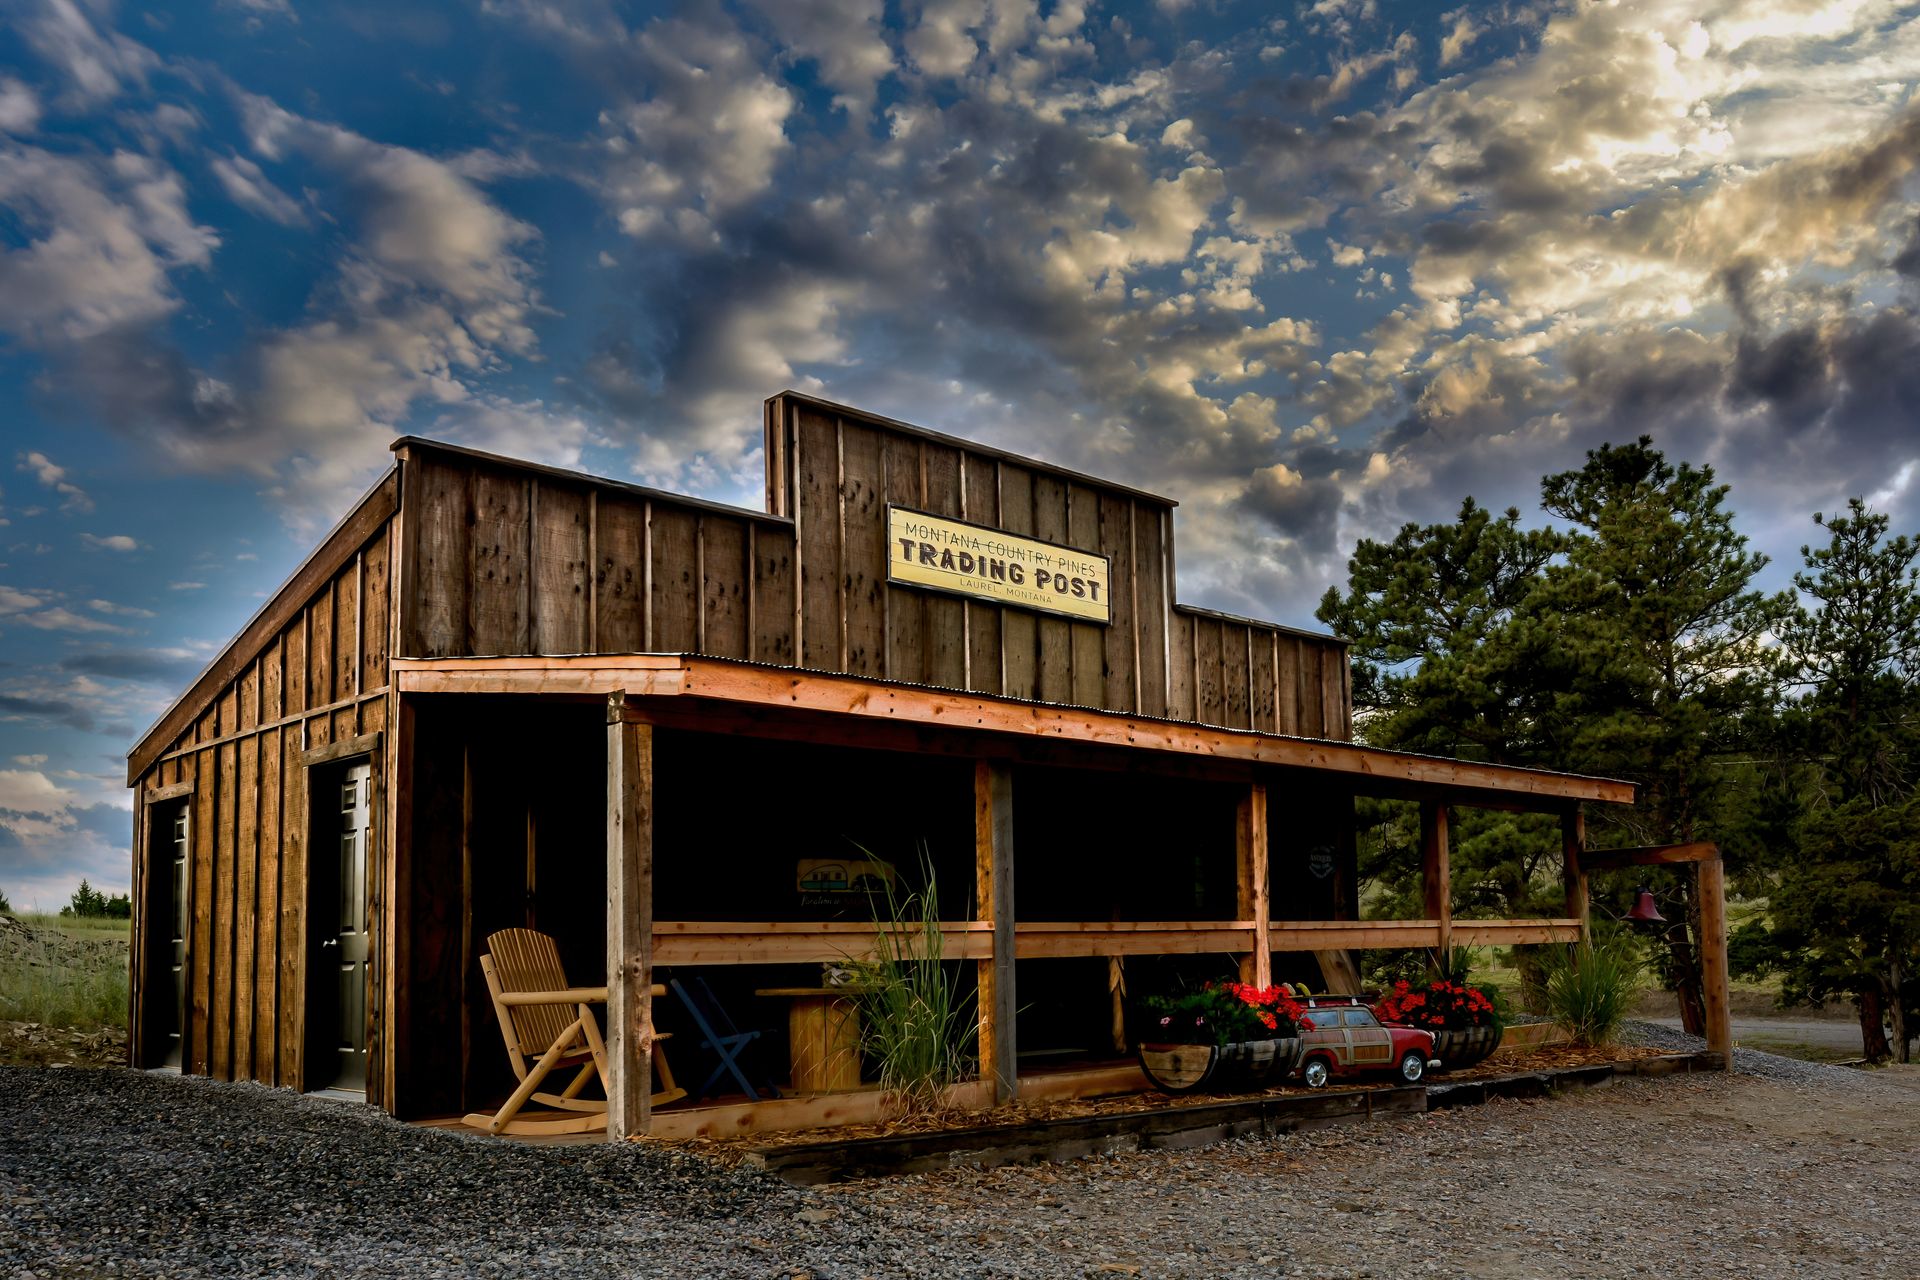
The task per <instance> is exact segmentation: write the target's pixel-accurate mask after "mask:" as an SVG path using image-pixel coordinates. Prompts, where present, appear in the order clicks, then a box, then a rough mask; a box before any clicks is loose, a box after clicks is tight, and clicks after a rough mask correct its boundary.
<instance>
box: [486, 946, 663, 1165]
mask: <svg viewBox="0 0 1920 1280" xmlns="http://www.w3.org/2000/svg"><path fill="white" fill-rule="evenodd" d="M487 949H488V951H489V952H490V954H488V955H484V956H481V957H480V971H481V973H483V974H484V975H486V979H487V990H488V992H489V993H491V994H492V996H493V1011H494V1013H496V1014H497V1015H499V1018H500V1034H501V1036H502V1037H503V1038H504V1039H505V1040H506V1043H507V1061H508V1063H509V1064H510V1065H511V1066H512V1067H513V1074H514V1075H515V1076H516V1077H517V1078H518V1079H519V1081H520V1087H519V1088H517V1089H515V1090H514V1091H513V1096H512V1097H510V1098H508V1099H507V1101H506V1102H505V1104H504V1105H502V1106H501V1108H500V1110H498V1111H496V1112H495V1113H494V1114H492V1115H485V1114H482V1113H480V1112H475V1113H473V1114H471V1115H468V1116H466V1117H464V1118H463V1119H462V1121H461V1123H463V1124H466V1125H468V1126H470V1127H472V1128H475V1129H484V1130H485V1131H486V1132H488V1133H494V1134H499V1133H519V1134H543V1133H544V1134H555V1133H589V1132H592V1131H593V1130H596V1129H604V1128H606V1127H607V1104H606V1101H605V1100H604V1099H595V1098H582V1097H580V1096H579V1095H580V1091H581V1090H582V1089H584V1088H586V1086H587V1084H588V1083H589V1082H591V1081H592V1080H593V1078H594V1077H595V1076H598V1077H600V1079H601V1081H602V1082H604V1081H605V1080H606V1078H607V1046H606V1042H605V1041H604V1040H603V1039H602V1038H601V1035H600V1020H599V1019H598V1018H597V1017H595V1016H594V1012H593V1009H592V1007H591V1006H592V1005H594V1004H600V1003H604V1002H605V1001H606V998H607V989H606V988H605V987H569V986H568V985H567V976H566V973H565V972H564V971H563V970H562V969H561V967H560V950H559V948H558V947H556V946H555V945H554V941H553V939H552V938H551V937H549V936H548V935H546V934H544V933H536V932H535V931H534V930H532V929H502V930H501V931H500V932H499V933H496V934H494V935H492V936H491V937H489V938H488V939H487ZM664 1039H666V1037H665V1036H663V1035H656V1036H655V1037H654V1049H653V1076H654V1083H655V1084H657V1085H660V1086H661V1088H660V1091H659V1092H658V1093H655V1094H654V1095H653V1105H654V1106H656V1107H660V1106H665V1105H666V1104H667V1103H669V1102H677V1101H678V1100H680V1099H681V1098H684V1097H686V1096H687V1091H686V1090H685V1089H682V1088H679V1087H677V1086H676V1085H675V1084H674V1083H673V1072H672V1071H671V1070H670V1069H669V1068H668V1066H667V1059H666V1055H665V1054H663V1053H662V1052H661V1051H660V1043H659V1042H660V1041H661V1040H664ZM535 1053H537V1054H539V1057H538V1058H537V1059H535V1060H534V1061H532V1062H531V1063H530V1062H529V1061H528V1059H529V1057H530V1056H531V1055H533V1054H535ZM573 1066H578V1067H579V1068H580V1072H579V1074H578V1075H576V1076H574V1078H573V1080H572V1082H571V1083H569V1084H568V1085H567V1087H566V1088H565V1089H562V1090H561V1091H560V1092H559V1093H543V1092H539V1091H538V1090H539V1089H540V1084H541V1082H542V1081H544V1080H545V1079H546V1078H547V1076H548V1075H549V1074H550V1073H551V1072H552V1071H554V1070H555V1069H556V1068H560V1067H573ZM529 1101H532V1102H537V1103H540V1104H542V1105H543V1106H548V1107H552V1108H554V1109H556V1110H558V1111H562V1112H566V1113H569V1114H566V1115H562V1116H559V1117H557V1118H554V1119H550V1120H531V1119H529V1120H521V1119H516V1117H517V1116H518V1115H519V1113H520V1108H522V1107H524V1106H525V1105H526V1104H527V1103H528V1102H529Z"/></svg>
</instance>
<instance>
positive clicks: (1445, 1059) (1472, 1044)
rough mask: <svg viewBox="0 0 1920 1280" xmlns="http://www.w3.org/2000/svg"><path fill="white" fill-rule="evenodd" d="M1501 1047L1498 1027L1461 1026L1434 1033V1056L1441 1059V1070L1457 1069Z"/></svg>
mask: <svg viewBox="0 0 1920 1280" xmlns="http://www.w3.org/2000/svg"><path fill="white" fill-rule="evenodd" d="M1499 1047H1500V1029H1499V1028H1498V1027H1490V1026H1489V1027H1461V1028H1459V1029H1457V1030H1453V1031H1436V1032H1434V1033H1433V1056H1434V1057H1436V1058H1438V1059H1440V1070H1442V1071H1456V1070H1459V1069H1460V1068H1462V1067H1470V1066H1472V1065H1473V1064H1474V1063H1476V1062H1481V1061H1484V1060H1485V1059H1486V1058H1488V1057H1490V1056H1492V1054H1493V1051H1494V1050H1495V1049H1498V1048H1499Z"/></svg>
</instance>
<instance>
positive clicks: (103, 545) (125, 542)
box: [80, 533, 140, 551]
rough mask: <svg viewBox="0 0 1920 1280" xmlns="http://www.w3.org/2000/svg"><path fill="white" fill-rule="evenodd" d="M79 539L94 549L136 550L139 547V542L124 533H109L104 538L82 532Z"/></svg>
mask: <svg viewBox="0 0 1920 1280" xmlns="http://www.w3.org/2000/svg"><path fill="white" fill-rule="evenodd" d="M80 541H81V542H83V543H85V544H86V545H87V546H89V547H91V548H93V549H94V550H95V551H138V550H139V549H140V544H139V543H138V542H137V541H135V540H134V539H133V538H132V537H130V536H128V535H127V534H124V533H110V534H108V535H107V536H106V537H104V538H101V537H96V536H95V535H93V534H91V533H83V534H81V535H80Z"/></svg>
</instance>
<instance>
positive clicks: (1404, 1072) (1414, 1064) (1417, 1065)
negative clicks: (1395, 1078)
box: [1400, 1049, 1427, 1084]
mask: <svg viewBox="0 0 1920 1280" xmlns="http://www.w3.org/2000/svg"><path fill="white" fill-rule="evenodd" d="M1426 1074H1427V1059H1426V1056H1425V1055H1424V1054H1422V1053H1420V1052H1419V1050H1417V1049H1410V1050H1408V1051H1407V1052H1406V1053H1405V1054H1404V1055H1402V1056H1401V1058H1400V1078H1401V1079H1402V1080H1405V1081H1406V1082H1407V1083H1408V1084H1419V1083H1420V1078H1421V1077H1422V1076H1424V1075H1426Z"/></svg>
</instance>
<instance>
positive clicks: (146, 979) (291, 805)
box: [130, 474, 524, 1102]
mask: <svg viewBox="0 0 1920 1280" xmlns="http://www.w3.org/2000/svg"><path fill="white" fill-rule="evenodd" d="M438 479H439V481H440V482H441V483H443V484H444V485H446V486H448V489H449V491H450V492H451V493H452V494H453V495H456V496H457V497H458V504H463V503H464V501H465V497H464V495H465V494H466V493H467V492H468V487H467V486H468V485H469V483H470V482H471V480H472V477H470V476H466V475H460V474H448V475H444V476H441V477H439V478H438ZM372 500H373V499H369V501H370V502H371V501H372ZM384 500H385V501H387V502H389V503H391V501H392V500H393V498H392V494H391V493H388V494H385V495H384ZM458 504H449V506H448V512H447V516H448V522H447V523H446V524H445V525H444V526H443V527H442V528H440V529H439V530H438V531H437V534H436V538H435V542H434V547H433V554H434V555H435V556H436V557H446V556H448V555H451V554H452V553H453V552H452V550H451V549H453V548H458V550H459V560H460V564H461V572H460V574H457V575H455V574H440V575H434V574H431V573H425V574H421V575H419V576H417V577H416V581H418V582H420V583H421V585H422V588H423V592H422V599H421V600H420V601H419V602H417V604H418V606H419V607H418V608H416V610H415V617H416V619H419V620H421V622H422V623H423V624H424V622H425V620H427V619H429V618H431V619H433V620H434V621H433V624H432V625H433V626H434V628H435V634H436V636H437V637H439V638H440V642H441V643H446V642H449V641H450V640H451V637H452V634H453V630H454V628H453V619H454V618H455V617H456V616H457V615H458V614H459V613H461V612H464V609H465V604H464V600H465V595H466V592H465V587H464V578H465V567H466V552H465V547H466V545H467V539H466V513H465V511H464V509H463V508H461V507H459V505H458ZM375 514H378V513H377V512H376V513H375ZM390 519H391V517H390V516H389V517H386V518H383V519H381V520H379V521H377V522H375V523H373V524H372V526H371V529H370V531H369V530H360V531H358V532H356V533H355V535H354V536H355V537H356V538H357V539H358V543H357V545H346V546H344V547H343V548H342V549H341V550H340V553H339V554H338V555H336V556H335V557H334V559H335V560H336V561H337V564H336V567H334V568H333V569H332V570H331V571H330V572H328V573H327V575H326V576H325V577H324V578H322V579H320V580H318V581H317V582H313V583H311V584H310V585H309V587H308V588H307V589H306V591H305V593H304V594H303V595H300V596H299V597H298V598H294V599H289V600H285V601H281V600H276V601H274V602H272V603H270V604H269V607H268V611H267V612H272V611H274V610H275V609H276V608H280V610H281V613H283V614H284V619H285V620H284V621H283V622H281V623H280V625H279V626H278V627H277V629H275V630H272V631H271V632H269V633H265V634H264V635H263V637H262V638H260V639H258V640H257V642H256V643H255V645H254V647H253V650H252V652H250V653H244V654H237V655H235V661H234V662H233V664H232V670H233V673H234V674H233V675H232V678H231V679H230V680H229V681H228V682H227V683H226V684H224V685H222V686H218V687H216V688H214V689H213V690H212V691H211V692H210V694H208V695H207V696H208V699H209V700H208V702H207V705H206V709H205V711H204V712H202V713H201V714H200V715H199V716H198V717H197V718H196V719H195V720H193V721H191V722H189V723H188V724H187V726H186V728H185V729H184V730H183V731H181V732H180V733H178V734H177V735H176V736H174V737H173V738H171V739H170V740H166V741H164V742H162V743H160V750H159V755H158V758H157V759H154V760H152V761H151V762H150V763H149V764H148V765H147V767H146V769H145V771H144V772H143V773H141V774H140V775H139V776H138V777H137V778H136V779H134V785H135V786H136V788H138V789H139V790H140V791H151V790H155V789H157V788H161V787H167V786H172V785H174V784H176V783H178V782H181V781H183V780H189V779H190V780H191V781H192V784H193V790H192V792H191V793H190V794H189V796H188V797H187V801H186V802H187V804H188V831H189V834H190V839H191V841H192V847H191V857H190V859H189V868H190V871H189V874H190V880H189V893H190V895H191V898H190V903H189V916H188V937H187V952H188V955H187V968H188V975H189V979H188V1010H187V1025H186V1027H185V1034H186V1052H185V1055H184V1059H183V1065H184V1068H185V1069H186V1070H187V1071H188V1072H189V1073H192V1074H198V1075H213V1076H217V1077H219V1078H221V1079H231V1080H255V1081H258V1082H260V1083H262V1084H270V1085H288V1086H293V1087H296V1088H297V1087H300V1086H301V1085H302V1084H303V1083H304V1081H303V1079H302V1074H301V1073H302V1071H303V1070H304V1065H305V1064H304V1057H305V1055H304V1045H303V1044H302V1038H303V1037H304V1035H305V1031H306V1017H305V986H306V963H307V961H306V957H307V952H306V915H307V892H306V886H307V874H306V857H307V855H306V844H307V827H306V823H307V815H308V813H309V806H308V803H307V797H306V794H305V792H306V786H307V776H306V775H307V770H306V768H305V767H304V766H303V765H301V764H300V763H299V762H298V758H299V756H300V754H301V753H302V752H303V751H304V750H307V749H310V748H312V747H314V746H318V745H321V744H323V743H326V742H329V741H335V740H345V739H349V738H353V737H355V736H358V735H359V734H363V733H367V732H371V731H373V730H377V729H379V728H381V727H382V725H383V724H384V722H385V701H384V694H385V692H386V687H387V665H388V664H387V659H388V655H389V654H390V653H391V652H392V651H393V645H392V642H391V627H390V622H389V617H390V609H389V602H390V601H391V598H392V591H391V584H390V581H389V578H390V574H391V570H390V568H389V550H390V549H389V543H388V529H389V525H390ZM448 578H452V579H455V580H454V581H452V582H448V581H446V579H448ZM281 606H284V607H283V608H281ZM523 616H524V611H523ZM383 840H384V831H382V830H381V829H379V828H378V826H376V830H375V845H376V847H375V848H374V849H372V850H370V851H369V853H370V857H369V863H370V869H371V866H372V865H374V864H377V863H379V862H380V861H381V860H382V859H383V858H384V856H385V851H384V843H383ZM148 874H151V869H150V868H149V869H148ZM377 905H378V904H377V903H376V906H377ZM143 927H145V928H148V929H151V928H152V927H154V924H153V922H143ZM153 950H154V949H153V948H152V947H141V948H139V949H138V951H137V953H136V957H135V969H136V974H135V981H134V986H133V991H134V1003H135V1007H134V1008H133V1009H132V1010H131V1011H130V1014H131V1017H132V1019H133V1025H136V1026H147V1025H150V1024H149V1022H148V1019H149V1018H150V1017H151V1014H152V1011H151V1010H150V1009H148V1008H147V1007H146V1004H147V1002H148V1001H149V1000H150V999H160V998H164V994H165V991H166V985H167V984H166V983H165V982H164V981H158V980H157V979H156V978H155V977H154V975H152V974H149V973H147V972H146V971H145V969H146V966H147V965H148V964H149V963H151V962H152V961H153V960H154V956H153ZM383 962H384V958H383V957H381V956H380V955H379V953H378V951H377V950H376V952H375V955H374V964H375V966H376V967H377V966H378V965H380V964H381V963H383ZM156 983H157V985H156ZM376 989H377V988H376ZM370 1049H371V1050H372V1051H373V1052H375V1053H377V1052H379V1051H380V1045H379V1043H378V1041H376V1043H375V1044H374V1045H373V1046H370ZM139 1050H140V1051H141V1052H144V1053H154V1052H157V1051H158V1047H157V1046H156V1045H153V1044H148V1043H144V1042H143V1043H142V1044H141V1045H140V1046H139ZM368 1098H369V1101H373V1102H379V1101H381V1098H380V1097H379V1077H378V1074H377V1073H372V1074H371V1077H370V1080H369V1093H368Z"/></svg>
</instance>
